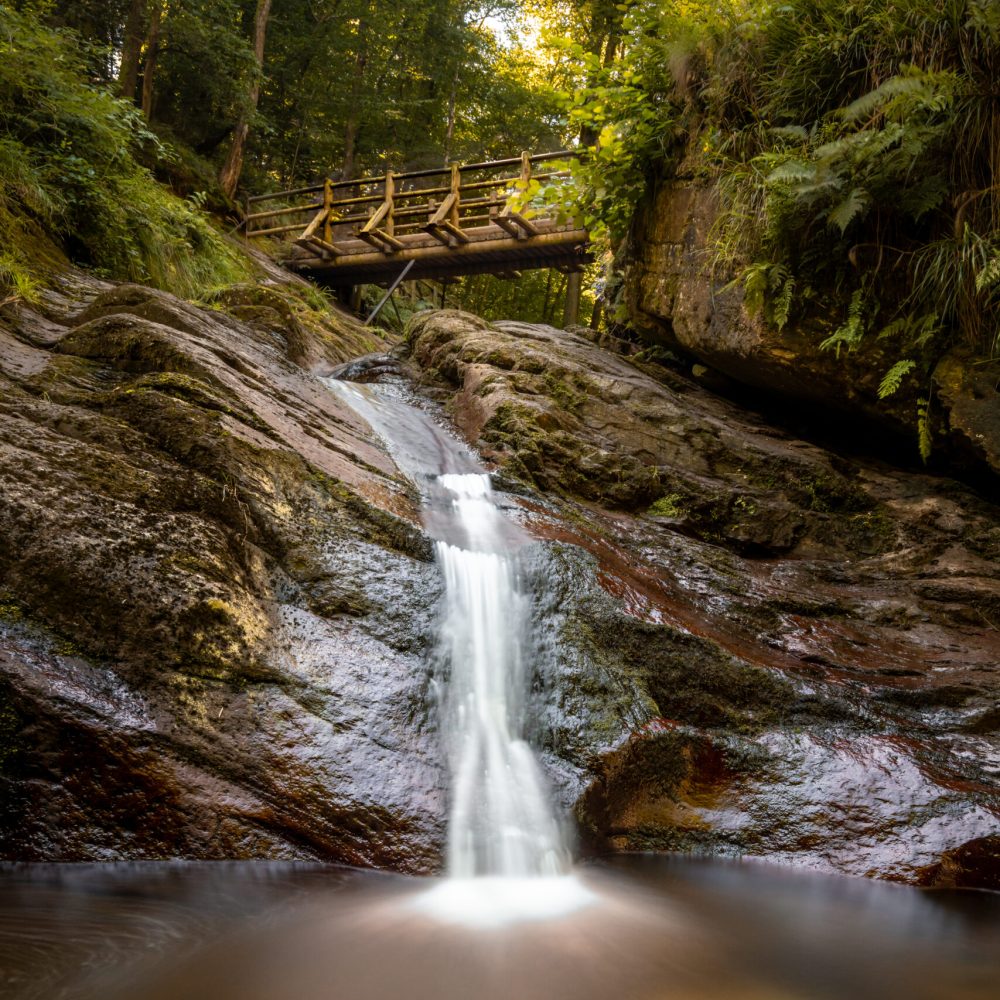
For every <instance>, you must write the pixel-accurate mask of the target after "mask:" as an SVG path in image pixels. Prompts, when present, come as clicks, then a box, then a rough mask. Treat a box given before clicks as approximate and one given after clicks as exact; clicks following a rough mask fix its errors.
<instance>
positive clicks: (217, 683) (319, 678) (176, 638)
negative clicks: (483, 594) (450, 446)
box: [0, 279, 443, 870]
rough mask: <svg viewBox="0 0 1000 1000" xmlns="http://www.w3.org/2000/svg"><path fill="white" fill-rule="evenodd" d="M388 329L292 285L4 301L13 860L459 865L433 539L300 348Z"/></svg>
mask: <svg viewBox="0 0 1000 1000" xmlns="http://www.w3.org/2000/svg"><path fill="white" fill-rule="evenodd" d="M376 346H378V343H377V341H373V340H372V339H371V336H370V334H369V333H368V332H367V331H363V330H361V329H360V328H359V327H357V326H356V325H352V324H351V323H350V322H349V321H348V320H346V319H340V318H338V317H336V316H335V315H332V314H328V316H327V318H324V317H323V316H322V314H318V313H316V311H315V310H310V309H308V308H306V307H305V303H304V301H303V300H302V298H301V292H299V291H298V290H297V289H296V288H295V286H291V287H283V286H280V285H275V286H273V287H269V288H258V289H249V288H237V289H234V290H230V291H229V292H228V293H220V296H219V301H218V303H217V304H216V307H214V308H211V309H202V308H196V307H194V306H191V305H188V304H186V303H183V302H180V301H178V300H176V299H174V298H172V297H171V296H169V295H166V294H163V293H159V292H154V291H152V290H150V289H146V288H140V287H137V286H118V287H111V286H107V285H100V284H99V283H95V282H93V281H90V280H83V279H77V280H72V279H67V283H66V285H65V287H64V289H63V292H62V293H60V294H53V295H52V296H51V297H50V298H49V299H48V300H47V301H46V303H45V304H44V306H43V307H42V308H41V309H40V310H37V311H33V310H30V309H27V308H24V309H21V310H20V311H18V312H14V311H13V310H10V309H8V310H7V311H5V312H4V313H3V315H2V316H0V605H2V607H0V783H2V789H3V791H2V796H0V800H2V805H0V854H2V856H3V857H6V858H20V859H27V860H32V859H35V860H37V859H66V860H69V859H84V858H100V859H109V858H115V857H128V858H135V857H175V856H183V857H195V858H225V857H265V856H266V857H286V858H297V857H322V858H334V859H339V860H343V861H346V862H349V863H354V864H377V865H385V866H389V867H395V868H401V869H404V870H426V869H428V868H430V867H433V866H435V865H436V864H437V861H438V856H439V846H440V838H441V828H440V823H441V814H442V809H443V799H442V787H441V778H440V769H439V764H438V751H437V745H436V740H435V738H434V734H433V731H432V727H430V726H429V725H427V724H426V705H427V701H428V699H427V690H426V689H427V685H428V677H427V666H426V663H427V657H426V647H427V645H428V643H429V642H430V641H431V634H432V615H433V608H434V595H435V592H436V587H437V574H436V571H435V570H434V567H433V566H432V565H431V563H430V561H429V560H430V547H429V545H428V543H427V542H426V540H425V539H424V537H423V535H422V533H421V531H420V528H419V522H418V519H417V517H416V511H415V506H414V502H413V498H412V496H411V488H410V486H409V485H408V484H406V483H405V482H404V481H403V480H402V479H401V478H400V477H399V475H398V473H397V471H396V469H395V467H394V466H393V464H392V462H391V461H390V460H389V459H388V458H387V457H386V455H385V453H384V452H383V451H382V450H381V449H380V448H379V447H377V446H376V445H375V443H374V442H373V440H372V437H371V433H370V430H369V429H368V428H367V426H366V425H365V424H364V423H363V422H362V421H361V420H360V419H359V418H358V417H357V416H356V415H354V414H353V412H352V411H350V410H348V409H347V408H345V407H344V406H342V405H341V404H340V403H339V402H338V401H337V400H336V398H335V397H334V396H333V394H332V393H330V392H329V391H328V390H327V389H326V388H325V386H323V385H322V383H321V382H320V381H319V380H318V379H317V378H316V377H315V376H313V375H311V374H310V373H309V372H308V371H307V370H306V368H304V367H303V365H305V364H315V365H317V366H319V367H325V368H326V369H330V368H332V367H333V366H335V365H337V364H340V363H343V362H344V361H346V360H347V359H348V358H350V357H352V356H354V355H356V354H359V353H364V352H365V351H366V350H367V351H370V350H371V349H372V348H373V347H376ZM413 595H419V599H418V600H415V599H414V597H413Z"/></svg>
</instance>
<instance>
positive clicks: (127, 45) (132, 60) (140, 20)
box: [118, 0, 148, 101]
mask: <svg viewBox="0 0 1000 1000" xmlns="http://www.w3.org/2000/svg"><path fill="white" fill-rule="evenodd" d="M147 3H148V0H132V2H131V3H130V4H129V9H128V16H127V17H126V19H125V37H124V39H123V40H122V58H121V65H120V66H119V68H118V92H119V93H120V94H121V95H122V97H126V98H128V99H129V100H130V101H134V100H135V89H136V87H137V86H138V84H139V60H140V56H141V55H142V43H143V40H144V37H145V30H144V29H145V22H146V7H147Z"/></svg>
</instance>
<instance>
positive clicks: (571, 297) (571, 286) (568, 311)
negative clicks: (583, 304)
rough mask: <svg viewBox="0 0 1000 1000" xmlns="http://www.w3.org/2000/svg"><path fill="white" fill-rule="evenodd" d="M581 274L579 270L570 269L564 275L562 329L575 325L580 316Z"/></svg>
mask: <svg viewBox="0 0 1000 1000" xmlns="http://www.w3.org/2000/svg"><path fill="white" fill-rule="evenodd" d="M582 277H583V274H582V273H581V272H580V271H570V272H569V273H568V274H567V275H566V302H565V305H564V306H563V322H562V325H563V329H566V327H568V326H576V322H577V320H578V319H579V317H580V285H581V284H582V282H581V279H582Z"/></svg>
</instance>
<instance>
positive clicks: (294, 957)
mask: <svg viewBox="0 0 1000 1000" xmlns="http://www.w3.org/2000/svg"><path fill="white" fill-rule="evenodd" d="M492 881H493V880H490V879H484V880H482V885H481V888H482V889H483V890H484V891H485V892H486V893H487V894H489V893H490V892H491V891H492V890H491V889H490V883H491V882H492ZM535 881H536V882H545V881H548V880H535ZM557 881H559V880H553V882H557ZM571 882H572V883H574V884H575V886H576V889H574V892H577V891H578V892H579V893H581V894H582V895H580V897H579V898H578V899H577V902H578V903H579V904H581V905H578V906H576V907H575V908H571V909H570V912H563V913H562V914H561V915H559V913H558V908H557V915H556V916H554V917H551V918H549V919H546V918H545V915H544V914H541V915H538V914H536V919H529V920H519V921H514V922H507V923H500V922H498V921H493V922H490V921H489V920H487V921H483V920H482V919H480V918H481V916H482V913H484V912H487V913H488V912H489V907H490V906H495V905H496V903H497V900H496V897H495V895H494V896H493V897H492V898H491V897H489V896H488V895H487V902H486V903H485V904H484V905H482V906H480V907H479V908H478V909H477V900H476V896H475V887H474V886H473V887H471V888H470V886H466V887H464V888H463V889H462V890H461V892H463V893H469V892H472V895H471V896H466V899H465V901H463V900H462V898H461V897H458V898H456V897H455V896H454V895H452V896H451V897H450V899H449V900H448V902H449V903H450V904H452V905H450V906H449V907H447V908H446V909H445V910H444V911H443V914H442V911H440V910H436V908H437V907H439V906H440V903H441V900H440V898H438V899H436V900H435V899H434V894H435V893H438V894H440V893H441V892H442V886H449V885H451V886H452V887H453V886H454V884H455V883H453V882H440V881H437V880H430V879H425V880H418V879H405V878H399V877H394V876H388V875H384V874H379V873H374V872H356V871H351V870H346V869H342V868H332V867H327V866H322V865H308V864H278V863H266V862H243V863H224V864H184V863H169V864H159V863H137V864H115V865H22V866H6V867H4V868H2V869H0V997H3V998H4V1000H98V998H100V1000H180V998H184V1000H320V998H322V1000H331V998H335V1000H339V998H345V1000H346V998H351V1000H356V998H366V1000H382V998H390V997H392V998H395V997H400V996H405V997H407V998H409V1000H423V998H428V1000H429V998H432V997H433V998H436V1000H467V998H473V997H475V998H476V1000H493V998H497V1000H499V998H501V997H503V998H519V1000H522V998H523V1000H536V998H537V1000H541V998H542V997H545V998H548V1000H560V998H567V1000H570V998H572V1000H598V998H615V1000H646V998H649V1000H654V998H656V1000H660V998H662V1000H666V998H670V1000H695V998H697V1000H702V998H739V1000H750V998H752V1000H791V998H796V1000H798V998H801V1000H824V998H831V1000H833V998H837V1000H839V998H847V997H850V998H852V1000H866V998H871V1000H875V998H878V1000H886V998H893V997H900V998H902V997H905V998H907V1000H921V998H936V1000H937V998H940V1000H945V998H947V1000H963V998H970V1000H980V998H982V1000H987V998H989V1000H995V998H996V997H997V996H998V995H1000V989H998V985H1000V894H996V893H986V892H972V891H952V890H935V891H922V890H916V889H911V888H908V887H903V886H896V885H890V884H885V883H876V882H870V881H866V880H861V879H847V878H839V877H834V876H819V875H812V874H808V873H804V872H799V871H794V870H789V869H784V868H776V867H774V866H770V865H763V864H758V863H752V862H744V863H737V862H722V861H708V860H693V859H688V858H679V857H663V856H647V855H641V856H627V857H621V858H617V859H614V860H612V861H609V862H607V863H604V864H599V865H597V864H595V865H590V866H584V867H583V868H581V869H579V872H578V875H577V876H575V877H573V878H569V879H566V885H568V884H569V883H571ZM494 888H495V887H494ZM550 888H552V891H554V892H558V891H559V890H558V889H557V888H555V887H550ZM564 888H565V886H564ZM542 898H543V899H544V898H545V897H544V895H543V896H542ZM480 902H482V900H481V899H480ZM456 906H457V909H456ZM462 906H468V913H467V914H466V917H467V919H464V920H463V919H462V918H461V908H462ZM564 909H565V908H564Z"/></svg>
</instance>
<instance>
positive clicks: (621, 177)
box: [558, 0, 1000, 447]
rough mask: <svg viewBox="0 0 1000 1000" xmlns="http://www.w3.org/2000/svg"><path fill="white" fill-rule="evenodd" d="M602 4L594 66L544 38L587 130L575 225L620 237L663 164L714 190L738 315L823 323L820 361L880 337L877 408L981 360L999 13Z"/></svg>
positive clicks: (720, 257)
mask: <svg viewBox="0 0 1000 1000" xmlns="http://www.w3.org/2000/svg"><path fill="white" fill-rule="evenodd" d="M616 9H617V10H619V12H620V31H621V35H622V41H621V42H620V43H619V44H618V46H617V50H616V53H615V58H614V59H613V60H610V61H609V60H608V59H607V58H606V57H605V58H602V57H601V55H600V54H599V53H597V52H595V51H594V50H593V48H590V49H588V47H587V46H586V45H585V44H582V43H581V42H580V41H579V40H562V41H560V42H559V43H558V44H559V45H560V47H561V49H562V51H564V52H565V53H567V54H568V56H569V57H570V58H571V59H572V60H574V63H575V70H574V74H575V80H576V81H577V85H576V86H575V87H573V88H570V89H567V90H565V91H563V92H562V94H561V97H562V100H563V102H564V104H565V106H566V109H567V113H568V116H569V119H570V121H571V122H578V123H579V124H580V126H581V127H582V128H583V130H584V132H589V138H590V142H589V153H590V156H589V159H588V160H586V161H585V162H584V163H583V164H581V166H580V167H579V168H578V169H577V171H576V180H575V184H576V189H577V202H578V210H579V211H580V212H581V213H582V214H583V215H584V216H585V217H586V219H587V221H588V223H589V224H590V226H591V228H592V230H594V231H597V232H602V231H603V232H606V233H607V234H608V236H609V238H610V240H611V242H612V244H614V245H618V244H620V242H621V241H622V239H623V237H624V236H625V234H626V232H627V229H628V226H629V224H630V222H631V219H632V210H633V207H634V205H635V204H636V202H637V200H639V199H641V198H642V197H643V195H644V194H645V193H646V192H647V191H648V190H649V188H650V187H651V185H652V183H653V182H654V181H655V179H656V178H659V177H664V176H669V175H670V174H672V173H674V172H675V171H676V170H677V169H678V167H679V166H681V165H682V166H683V172H684V173H685V174H689V173H691V172H694V173H695V174H701V175H702V176H703V177H704V178H705V179H706V180H708V181H713V182H716V183H717V185H718V190H719V191H720V193H721V195H722V199H721V200H722V206H723V213H722V217H721V219H720V221H719V223H718V225H717V228H716V232H715V242H714V246H713V248H712V258H713V263H714V265H715V267H716V269H717V271H718V272H719V273H724V272H727V271H728V272H729V273H730V274H733V273H735V274H736V275H737V279H736V280H737V282H738V283H739V284H741V285H742V287H743V288H744V290H745V295H746V304H747V307H748V308H749V309H750V310H751V311H753V312H758V313H760V314H762V316H763V317H764V319H765V320H766V321H767V322H768V323H771V324H773V325H774V326H776V327H779V328H780V327H782V326H784V325H785V324H786V323H790V322H793V321H795V322H800V321H803V320H807V321H812V323H813V326H815V327H816V328H817V329H823V328H824V327H825V328H826V332H825V333H823V334H821V335H820V336H821V337H822V340H821V343H822V346H823V347H824V348H827V349H829V350H831V351H834V352H836V353H837V354H838V355H839V354H842V353H844V352H850V351H853V350H855V349H856V348H857V347H858V346H859V345H861V344H862V343H863V342H865V341H866V340H870V339H872V338H875V339H878V340H879V341H881V342H882V346H885V347H887V348H889V350H890V352H891V354H894V355H895V357H896V359H897V360H896V361H895V363H893V364H892V366H891V367H890V368H889V369H888V370H887V371H886V372H885V375H884V378H883V379H882V382H881V387H880V395H881V396H882V397H883V398H884V397H887V396H890V395H892V394H894V393H896V392H897V391H899V390H900V389H901V388H902V387H904V386H907V387H908V389H909V390H910V391H911V392H913V391H914V389H915V387H916V386H917V385H918V384H919V383H920V382H921V381H922V380H924V379H926V377H927V375H928V373H929V372H930V371H931V370H932V368H933V366H934V363H935V362H936V361H937V359H938V358H940V357H941V355H942V354H943V353H944V352H945V351H946V350H948V349H950V348H952V347H954V346H960V347H962V348H963V349H965V350H967V351H969V352H972V353H973V354H977V355H980V356H989V355H990V354H991V353H996V352H997V350H998V348H1000V342H998V339H1000V226H998V222H1000V194H998V192H1000V92H998V89H997V81H998V80H1000V5H997V4H996V3H995V2H993V0H905V2H902V3H900V2H899V0H788V2H786V3H783V4H781V5H777V4H772V3H769V2H765V0H685V2H675V3H664V2H643V0H638V2H630V3H625V4H621V5H619V6H618V7H617V8H616ZM838 314H839V317H840V318H839V319H834V321H833V322H832V323H831V322H830V319H829V318H830V317H831V316H834V317H836V316H837V315H838ZM922 405H923V406H924V410H925V411H926V404H925V403H924V404H922ZM925 422H926V421H925ZM924 447H926V442H925V443H924Z"/></svg>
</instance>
